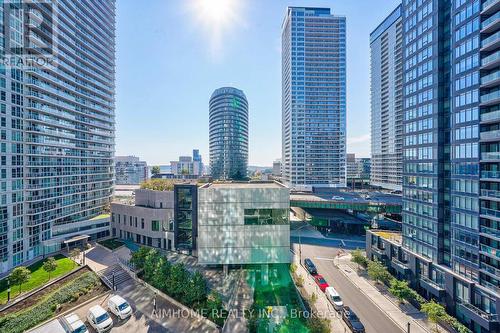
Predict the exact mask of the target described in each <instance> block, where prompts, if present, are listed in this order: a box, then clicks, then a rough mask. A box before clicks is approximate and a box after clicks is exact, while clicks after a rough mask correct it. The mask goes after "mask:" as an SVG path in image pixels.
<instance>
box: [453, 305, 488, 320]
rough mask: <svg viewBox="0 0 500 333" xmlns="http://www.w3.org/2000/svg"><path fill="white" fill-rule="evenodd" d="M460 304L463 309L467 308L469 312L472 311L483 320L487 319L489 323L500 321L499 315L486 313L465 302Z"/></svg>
mask: <svg viewBox="0 0 500 333" xmlns="http://www.w3.org/2000/svg"><path fill="white" fill-rule="evenodd" d="M458 303H460V304H461V305H462V306H463V307H466V308H467V309H468V310H469V311H472V312H474V313H476V314H477V315H479V316H480V317H481V318H483V319H485V320H487V321H496V320H498V315H497V314H492V313H488V312H486V311H484V310H482V309H480V308H478V307H477V306H475V305H474V304H471V303H468V302H464V301H459V302H458Z"/></svg>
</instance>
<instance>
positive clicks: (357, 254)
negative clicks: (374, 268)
mask: <svg viewBox="0 0 500 333" xmlns="http://www.w3.org/2000/svg"><path fill="white" fill-rule="evenodd" d="M351 261H352V262H353V263H355V264H357V265H359V266H361V267H364V268H366V266H368V259H366V257H365V256H364V255H363V252H362V251H361V250H360V249H356V250H354V251H352V252H351Z"/></svg>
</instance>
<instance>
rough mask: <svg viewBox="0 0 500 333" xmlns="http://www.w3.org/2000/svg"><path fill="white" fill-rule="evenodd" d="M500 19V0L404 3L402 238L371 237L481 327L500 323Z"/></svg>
mask: <svg viewBox="0 0 500 333" xmlns="http://www.w3.org/2000/svg"><path fill="white" fill-rule="evenodd" d="M499 17H500V1H499V0H487V1H480V0H454V1H444V0H426V1H425V0H424V1H422V0H404V1H403V5H402V24H403V50H404V52H403V112H404V121H403V125H404V148H403V152H404V155H403V156H404V160H403V233H402V243H401V246H400V247H398V246H397V245H395V244H392V245H390V249H388V250H387V251H386V250H385V249H384V245H381V243H380V237H378V236H376V234H373V233H372V234H371V236H369V237H368V238H367V239H370V242H371V243H372V245H371V246H368V248H370V251H372V249H374V251H372V255H373V253H376V252H377V248H374V244H378V245H375V247H376V246H378V250H383V251H382V252H379V253H378V254H376V256H380V257H382V259H384V258H383V257H384V255H385V260H386V261H387V258H394V260H395V261H394V260H393V263H392V264H391V265H392V267H399V268H401V267H403V266H404V267H406V269H405V270H401V269H399V273H401V274H403V275H406V277H407V278H408V279H410V280H411V281H412V282H413V283H414V284H416V286H417V288H419V290H420V291H421V292H422V293H423V294H424V295H426V296H427V297H428V298H435V299H437V300H438V301H440V302H442V303H443V304H445V305H446V306H447V309H448V311H450V312H452V313H454V314H455V315H456V317H457V318H459V319H460V320H461V321H462V322H463V323H465V324H466V325H467V326H468V327H469V328H470V329H472V330H473V331H474V332H498V331H499V330H500V326H499V318H498V310H497V309H499V308H500V278H499V276H500V257H499V253H500V209H499V208H500V201H499V200H498V198H499V197H500V195H498V189H499V188H498V186H499V182H498V179H499V177H498V173H499V166H500V164H499V163H500V153H499V152H500V135H499V132H498V128H499V126H500V116H499V111H498V110H499V108H500V98H499V96H500V94H499V90H500V80H499V79H498V77H499V76H498V72H499V70H500V60H499V59H500V57H499V55H500V24H499V22H500V19H499ZM370 237H371V238H370ZM393 246H394V247H393ZM385 248H387V247H385ZM398 265H399V266H398ZM401 265H403V266H401ZM395 269H396V271H398V269H397V268H395Z"/></svg>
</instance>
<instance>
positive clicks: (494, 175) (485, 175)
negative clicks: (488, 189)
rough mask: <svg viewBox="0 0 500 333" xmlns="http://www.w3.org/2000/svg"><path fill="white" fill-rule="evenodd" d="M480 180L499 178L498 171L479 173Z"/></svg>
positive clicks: (499, 172) (499, 173)
mask: <svg viewBox="0 0 500 333" xmlns="http://www.w3.org/2000/svg"><path fill="white" fill-rule="evenodd" d="M481 178H495V179H497V178H500V171H481Z"/></svg>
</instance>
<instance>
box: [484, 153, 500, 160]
mask: <svg viewBox="0 0 500 333" xmlns="http://www.w3.org/2000/svg"><path fill="white" fill-rule="evenodd" d="M481 159H483V160H498V159H500V152H498V151H495V152H488V153H481Z"/></svg>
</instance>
